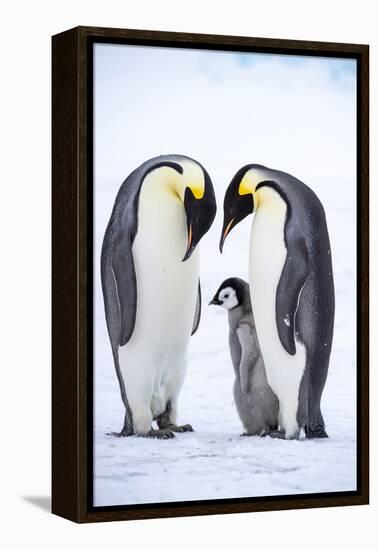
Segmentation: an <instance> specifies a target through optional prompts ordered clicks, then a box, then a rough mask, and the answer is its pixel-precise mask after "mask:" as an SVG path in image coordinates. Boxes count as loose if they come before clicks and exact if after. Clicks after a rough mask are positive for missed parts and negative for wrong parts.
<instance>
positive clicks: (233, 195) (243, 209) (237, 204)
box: [219, 181, 254, 254]
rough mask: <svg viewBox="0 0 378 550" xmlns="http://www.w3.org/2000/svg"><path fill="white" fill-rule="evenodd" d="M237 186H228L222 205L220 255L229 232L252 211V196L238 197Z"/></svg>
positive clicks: (232, 183)
mask: <svg viewBox="0 0 378 550" xmlns="http://www.w3.org/2000/svg"><path fill="white" fill-rule="evenodd" d="M237 188H238V185H236V186H235V183H234V181H232V182H231V184H230V185H229V187H228V189H227V191H226V194H225V196H224V203H223V213H224V217H223V220H224V221H223V228H222V233H221V238H220V242H219V250H220V253H221V254H222V252H223V246H224V242H225V240H226V237H227V235H228V234H229V233H230V231H231V230H232V229H233V228H234V227H235V226H236V225H237V224H238V223H239V222H241V221H242V220H243V219H244V218H245V217H246V216H248V215H249V214H252V212H253V209H254V203H253V195H252V193H249V194H247V195H239V194H238V192H237Z"/></svg>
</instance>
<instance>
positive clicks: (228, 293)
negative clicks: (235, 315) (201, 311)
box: [209, 277, 249, 310]
mask: <svg viewBox="0 0 378 550" xmlns="http://www.w3.org/2000/svg"><path fill="white" fill-rule="evenodd" d="M246 292H248V293H249V285H248V283H246V282H245V281H243V279H239V278H238V277H231V278H229V279H226V280H225V281H223V283H222V284H221V285H220V287H219V288H218V290H217V291H216V293H215V295H214V298H213V299H212V300H210V302H209V306H210V305H214V306H222V307H223V308H224V309H227V310H230V309H234V308H236V307H239V306H241V305H242V304H243V303H244V301H245V296H246Z"/></svg>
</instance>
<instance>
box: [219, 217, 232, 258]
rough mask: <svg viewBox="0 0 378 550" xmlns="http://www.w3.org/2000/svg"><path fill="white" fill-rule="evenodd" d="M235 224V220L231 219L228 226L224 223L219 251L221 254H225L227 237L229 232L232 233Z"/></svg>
mask: <svg viewBox="0 0 378 550" xmlns="http://www.w3.org/2000/svg"><path fill="white" fill-rule="evenodd" d="M234 223H235V218H231V220H230V221H229V222H228V223H227V225H226V222H224V224H223V229H222V236H221V240H220V243H219V250H220V253H221V254H222V252H223V246H224V241H225V240H226V237H227V235H228V234H229V232H230V231H231V229H232V227H233V225H234ZM225 225H226V227H224V226H225Z"/></svg>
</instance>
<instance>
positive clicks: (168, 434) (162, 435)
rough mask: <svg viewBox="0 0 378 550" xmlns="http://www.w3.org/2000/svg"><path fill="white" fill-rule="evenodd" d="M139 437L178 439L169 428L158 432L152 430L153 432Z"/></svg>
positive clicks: (160, 429)
mask: <svg viewBox="0 0 378 550" xmlns="http://www.w3.org/2000/svg"><path fill="white" fill-rule="evenodd" d="M137 435H138V436H139V437H153V438H156V439H173V438H174V437H176V436H175V434H174V433H173V431H172V430H171V429H169V428H159V429H158V430H155V429H154V428H151V430H150V431H149V432H147V433H146V434H137Z"/></svg>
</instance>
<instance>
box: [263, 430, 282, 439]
mask: <svg viewBox="0 0 378 550" xmlns="http://www.w3.org/2000/svg"><path fill="white" fill-rule="evenodd" d="M267 435H269V437H273V439H285V438H286V437H285V432H283V431H281V430H272V431H271V432H269V433H268V434H267Z"/></svg>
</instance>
